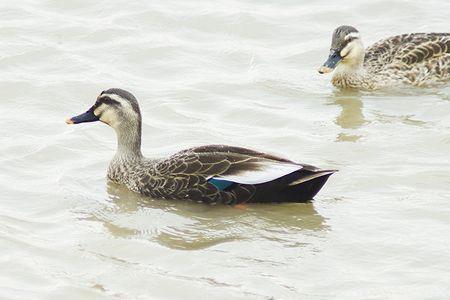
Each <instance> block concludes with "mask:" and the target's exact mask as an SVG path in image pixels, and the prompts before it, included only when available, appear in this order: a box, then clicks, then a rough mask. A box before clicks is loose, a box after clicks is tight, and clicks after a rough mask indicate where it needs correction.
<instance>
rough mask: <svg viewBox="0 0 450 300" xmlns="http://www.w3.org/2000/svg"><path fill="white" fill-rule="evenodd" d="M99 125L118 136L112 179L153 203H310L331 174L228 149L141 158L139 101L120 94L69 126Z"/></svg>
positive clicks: (107, 95) (102, 98)
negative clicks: (93, 123) (179, 201)
mask: <svg viewBox="0 0 450 300" xmlns="http://www.w3.org/2000/svg"><path fill="white" fill-rule="evenodd" d="M95 121H101V122H103V123H106V124H108V125H109V126H111V127H112V128H113V129H114V130H115V132H116V135H117V140H118V144H117V145H118V146H117V152H116V154H115V156H114V158H113V159H112V161H111V162H110V164H109V167H108V178H109V179H110V180H112V181H113V182H116V183H119V184H122V185H125V186H126V187H127V188H128V189H130V190H132V191H134V192H137V193H140V194H143V195H146V196H151V197H155V198H165V199H189V200H194V201H198V202H205V203H210V204H216V203H224V204H239V203H251V202H307V201H308V200H311V199H312V198H313V197H314V196H315V195H316V194H317V192H318V191H319V190H320V189H321V188H322V186H323V185H324V184H325V182H326V181H327V179H328V177H329V176H330V175H331V174H333V173H334V172H335V171H334V170H321V169H319V168H316V167H313V166H311V165H305V164H299V163H295V162H293V161H290V160H288V159H284V158H281V157H277V156H274V155H270V154H266V153H262V152H258V151H254V150H250V149H246V148H241V147H233V146H226V145H207V146H201V147H195V148H190V149H186V150H183V151H180V152H178V153H176V154H174V155H172V156H170V157H168V158H160V159H148V158H145V157H144V156H143V155H142V153H141V128H142V126H141V113H140V110H139V105H138V102H137V100H136V98H135V97H134V96H133V95H132V94H131V93H130V92H127V91H125V90H122V89H117V88H113V89H109V90H106V91H103V92H102V93H101V94H100V95H99V96H98V97H97V100H96V101H95V104H94V105H93V106H92V107H91V108H90V109H89V110H88V111H86V112H85V113H83V114H80V115H78V116H75V117H72V118H70V119H68V120H66V123H68V124H78V123H85V122H95Z"/></svg>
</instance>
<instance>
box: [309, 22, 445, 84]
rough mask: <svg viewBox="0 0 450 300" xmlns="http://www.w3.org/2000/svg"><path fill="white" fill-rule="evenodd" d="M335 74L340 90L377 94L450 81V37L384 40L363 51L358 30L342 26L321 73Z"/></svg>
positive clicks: (434, 35) (409, 36) (420, 35)
mask: <svg viewBox="0 0 450 300" xmlns="http://www.w3.org/2000/svg"><path fill="white" fill-rule="evenodd" d="M333 70H334V74H333V77H332V79H331V83H332V84H333V85H334V86H336V87H339V88H354V89H365V90H374V89H379V88H384V87H390V86H399V85H403V84H410V85H414V86H432V85H435V84H441V83H445V82H447V81H448V80H449V79H450V33H410V34H402V35H397V36H393V37H390V38H387V39H384V40H381V41H379V42H377V43H375V44H373V45H372V46H370V47H368V48H367V49H364V46H363V43H362V42H361V37H360V34H359V32H358V30H357V29H356V28H354V27H352V26H347V25H343V26H339V27H338V28H336V29H335V30H334V32H333V37H332V40H331V49H330V55H329V57H328V59H327V60H326V62H325V63H324V64H323V66H321V67H320V68H319V69H318V71H319V73H321V74H324V73H329V72H332V71H333Z"/></svg>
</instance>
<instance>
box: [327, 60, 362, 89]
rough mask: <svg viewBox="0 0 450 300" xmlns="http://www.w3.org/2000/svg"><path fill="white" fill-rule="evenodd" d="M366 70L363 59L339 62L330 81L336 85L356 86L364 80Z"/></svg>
mask: <svg viewBox="0 0 450 300" xmlns="http://www.w3.org/2000/svg"><path fill="white" fill-rule="evenodd" d="M365 78H366V70H365V69H364V67H363V60H361V61H357V62H353V63H341V64H339V65H338V66H337V68H336V70H335V71H334V74H333V78H332V80H331V81H332V83H333V84H334V85H335V86H338V87H344V88H346V87H350V88H356V87H359V85H361V83H362V82H364V81H365Z"/></svg>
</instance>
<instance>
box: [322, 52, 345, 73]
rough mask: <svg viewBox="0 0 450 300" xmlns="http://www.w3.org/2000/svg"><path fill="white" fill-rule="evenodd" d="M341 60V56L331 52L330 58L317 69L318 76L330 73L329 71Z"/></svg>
mask: <svg viewBox="0 0 450 300" xmlns="http://www.w3.org/2000/svg"><path fill="white" fill-rule="evenodd" d="M341 60H342V56H341V54H340V53H339V51H333V52H331V54H330V56H328V59H327V61H326V62H325V63H324V64H323V66H321V67H320V68H319V70H318V71H319V73H320V74H325V73H330V72H331V71H333V70H334V68H336V66H337V65H338V63H340V62H341Z"/></svg>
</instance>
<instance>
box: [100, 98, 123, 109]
mask: <svg viewBox="0 0 450 300" xmlns="http://www.w3.org/2000/svg"><path fill="white" fill-rule="evenodd" d="M102 104H106V105H110V106H120V102H119V101H117V100H114V99H111V98H109V97H108V96H103V97H101V98H100V99H98V100H97V102H95V105H94V106H95V107H99V106H100V105H102Z"/></svg>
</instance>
